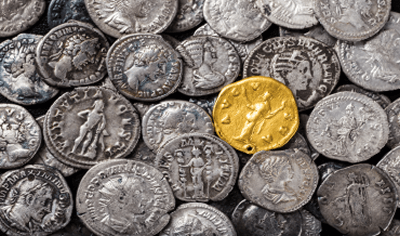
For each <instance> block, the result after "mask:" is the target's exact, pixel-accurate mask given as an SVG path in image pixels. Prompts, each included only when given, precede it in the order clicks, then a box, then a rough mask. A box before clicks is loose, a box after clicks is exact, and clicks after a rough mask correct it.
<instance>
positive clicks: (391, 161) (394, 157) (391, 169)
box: [376, 146, 400, 207]
mask: <svg viewBox="0 0 400 236" xmlns="http://www.w3.org/2000/svg"><path fill="white" fill-rule="evenodd" d="M376 166H377V167H379V168H381V169H382V170H384V171H385V172H386V173H387V174H388V175H389V177H390V178H391V179H392V181H393V183H394V184H395V186H396V188H397V192H398V193H399V192H400V147H399V146H398V147H395V148H393V149H392V150H390V152H388V153H387V154H386V155H385V156H384V157H383V158H382V159H381V160H380V161H379V162H378V164H376ZM399 207H400V205H399Z"/></svg>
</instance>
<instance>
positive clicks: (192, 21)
mask: <svg viewBox="0 0 400 236" xmlns="http://www.w3.org/2000/svg"><path fill="white" fill-rule="evenodd" d="M203 4H204V0H179V4H178V5H179V7H178V13H177V14H176V17H175V19H174V20H173V21H172V23H171V24H170V25H169V26H168V28H167V30H166V31H167V32H173V33H176V32H183V31H186V30H189V29H192V28H194V27H196V26H197V25H199V24H200V23H201V22H202V21H203V20H204V17H203Z"/></svg>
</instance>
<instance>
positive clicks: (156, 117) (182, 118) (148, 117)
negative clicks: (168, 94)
mask: <svg viewBox="0 0 400 236" xmlns="http://www.w3.org/2000/svg"><path fill="white" fill-rule="evenodd" d="M142 121H143V122H142V133H143V140H144V142H145V143H146V145H147V146H148V147H149V148H150V149H152V150H153V151H154V152H157V150H158V149H159V147H160V146H161V145H162V144H163V143H165V142H166V141H168V140H170V139H172V138H175V137H177V136H180V135H182V134H188V133H206V134H214V127H213V124H212V120H211V117H210V116H209V115H208V114H207V112H205V111H204V110H203V109H202V108H201V107H199V106H197V105H195V104H193V103H190V102H187V101H182V100H169V101H164V102H160V103H159V104H157V105H155V106H153V107H152V108H150V109H149V110H148V111H147V112H146V114H145V115H144V117H143V120H142Z"/></svg>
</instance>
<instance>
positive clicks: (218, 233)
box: [160, 203, 236, 236]
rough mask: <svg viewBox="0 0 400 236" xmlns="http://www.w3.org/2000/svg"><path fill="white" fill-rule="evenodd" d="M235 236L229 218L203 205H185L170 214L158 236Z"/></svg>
mask: <svg viewBox="0 0 400 236" xmlns="http://www.w3.org/2000/svg"><path fill="white" fill-rule="evenodd" d="M186 235H190V236H236V231H235V228H234V227H233V225H232V222H231V221H230V220H229V218H228V217H227V216H226V215H224V213H222V212H220V211H219V210H218V209H216V208H214V207H212V206H209V205H207V204H204V203H185V204H182V205H180V206H179V207H178V208H177V209H176V210H175V211H174V212H172V213H171V221H170V223H169V224H168V225H167V227H166V228H165V229H164V230H163V231H162V232H161V233H160V236H186Z"/></svg>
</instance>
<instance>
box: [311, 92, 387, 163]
mask: <svg viewBox="0 0 400 236" xmlns="http://www.w3.org/2000/svg"><path fill="white" fill-rule="evenodd" d="M306 129H307V137H308V140H309V141H310V143H311V145H312V146H313V147H314V148H315V149H316V150H317V151H318V152H319V153H321V154H322V155H324V156H326V157H329V158H332V159H336V160H340V161H346V162H350V163H357V162H361V161H365V160H368V159H369V158H371V157H372V156H374V155H375V154H377V153H378V152H379V151H380V150H381V149H382V148H383V147H384V146H385V144H386V142H387V141H388V135H389V125H388V122H387V115H386V113H385V111H384V110H383V109H382V107H380V106H379V105H378V103H376V102H374V101H373V100H372V99H371V98H369V97H367V96H365V95H362V94H359V93H354V92H340V93H335V94H332V95H330V96H327V97H326V98H324V99H323V100H321V101H320V102H319V103H318V104H317V105H316V107H315V109H314V110H313V111H312V112H311V114H310V118H309V120H308V123H307V127H306Z"/></svg>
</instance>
